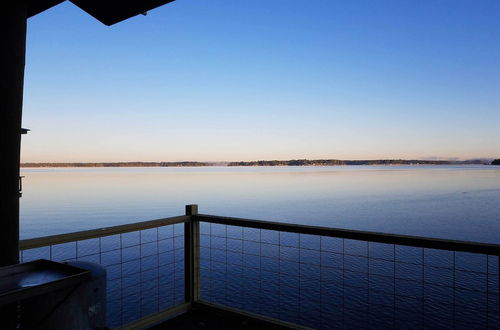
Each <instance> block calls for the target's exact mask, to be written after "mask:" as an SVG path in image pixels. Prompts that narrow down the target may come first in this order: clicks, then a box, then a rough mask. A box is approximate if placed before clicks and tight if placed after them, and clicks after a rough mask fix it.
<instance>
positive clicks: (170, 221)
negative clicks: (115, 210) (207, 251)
mask: <svg viewBox="0 0 500 330" xmlns="http://www.w3.org/2000/svg"><path fill="white" fill-rule="evenodd" d="M186 221H189V217H188V216H185V215H181V216H178V217H171V218H165V219H157V220H149V221H143V222H136V223H130V224H126V225H119V226H113V227H105V228H99V229H91V230H84V231H78V232H75V233H68V234H60V235H52V236H45V237H37V238H31V239H25V240H22V241H20V242H19V249H20V250H29V249H34V248H39V247H43V246H49V245H55V244H62V243H69V242H74V241H81V240H85V239H91V238H97V237H104V236H111V235H117V234H124V233H129V232H132V231H137V230H144V229H150V228H156V227H161V226H168V225H174V224H176V223H183V222H186Z"/></svg>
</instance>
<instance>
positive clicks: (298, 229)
mask: <svg viewBox="0 0 500 330" xmlns="http://www.w3.org/2000/svg"><path fill="white" fill-rule="evenodd" d="M192 219H193V220H197V221H202V222H210V223H218V224H225V225H232V226H240V227H250V228H259V229H268V230H277V231H285V232H292V233H299V234H311V235H320V236H330V237H338V238H348V239H354V240H362V241H370V242H378V243H386V244H396V245H406V246H414V247H422V248H430V249H439V250H449V251H460V252H471V253H482V254H490V255H497V256H500V244H487V243H476V242H468V241H456V240H448V239H440V238H427V237H419V236H409V235H397V234H386V233H378V232H370V231H361V230H350V229H339V228H328V227H319V226H308V225H297V224H289V223H282V222H271V221H262V220H251V219H242V218H232V217H221V216H215V215H207V214H198V215H193V216H192Z"/></svg>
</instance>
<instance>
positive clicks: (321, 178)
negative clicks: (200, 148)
mask: <svg viewBox="0 0 500 330" xmlns="http://www.w3.org/2000/svg"><path fill="white" fill-rule="evenodd" d="M21 172H22V175H24V176H25V178H24V180H23V186H24V187H23V188H24V192H23V197H22V199H21V237H22V238H30V237H37V236H44V235H50V234H58V233H66V232H72V231H78V230H84V229H91V228H99V227H105V226H112V225H118V224H123V223H131V222H137V221H143V220H151V219H155V218H162V217H168V216H174V215H180V214H183V212H184V205H185V204H199V207H200V212H201V213H207V214H216V215H225V216H234V217H246V218H254V219H263V220H273V221H283V222H291V223H301V224H311V225H320V226H328V227H339V228H349V229H360V230H370V231H381V232H388V233H400V234H411V235H422V236H430V237H442V238H451V239H464V240H472V241H481V242H496V243H500V235H499V233H500V168H498V167H494V166H341V167H204V168H50V169H22V171H21Z"/></svg>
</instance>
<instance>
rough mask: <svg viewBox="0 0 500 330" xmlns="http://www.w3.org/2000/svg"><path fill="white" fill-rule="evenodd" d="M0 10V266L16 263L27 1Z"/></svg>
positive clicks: (12, 2) (5, 3) (13, 3)
mask: <svg viewBox="0 0 500 330" xmlns="http://www.w3.org/2000/svg"><path fill="white" fill-rule="evenodd" d="M1 6H2V8H1V10H0V24H1V30H2V52H1V53H0V56H1V62H0V65H1V67H2V69H1V72H2V74H1V76H0V93H2V94H1V96H0V99H1V100H2V103H1V105H0V154H1V155H2V161H1V162H0V181H1V184H0V194H1V196H2V198H1V199H0V225H1V227H2V230H1V231H0V251H1V253H0V266H6V265H11V264H15V263H18V262H19V162H20V152H21V117H22V105H23V85H24V62H25V53H26V20H27V11H26V1H25V0H19V1H6V2H4V3H3V4H2V5H1Z"/></svg>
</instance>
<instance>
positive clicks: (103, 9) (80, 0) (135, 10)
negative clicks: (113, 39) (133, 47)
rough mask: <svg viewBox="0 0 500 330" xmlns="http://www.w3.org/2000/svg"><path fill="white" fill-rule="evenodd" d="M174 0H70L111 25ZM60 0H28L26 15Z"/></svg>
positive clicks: (45, 8) (51, 5) (47, 7)
mask: <svg viewBox="0 0 500 330" xmlns="http://www.w3.org/2000/svg"><path fill="white" fill-rule="evenodd" d="M172 1H174V0H145V1H141V0H135V1H120V0H72V1H71V2H72V3H73V4H75V5H76V6H78V7H80V8H81V9H83V10H84V11H86V12H87V13H88V14H89V15H91V16H93V17H94V18H96V19H97V20H99V21H100V22H101V23H103V24H106V25H108V26H109V25H113V24H115V23H118V22H121V21H123V20H126V19H127V18H130V17H133V16H136V15H139V14H143V13H145V12H147V11H148V10H151V9H154V8H156V7H159V6H162V5H164V4H167V3H169V2H172ZM61 2H64V1H60V0H43V1H37V0H30V1H28V8H27V9H28V10H27V14H28V17H31V16H34V15H36V14H38V13H41V12H42V11H44V10H47V9H49V8H51V7H53V6H55V5H58V4H60V3H61Z"/></svg>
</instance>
